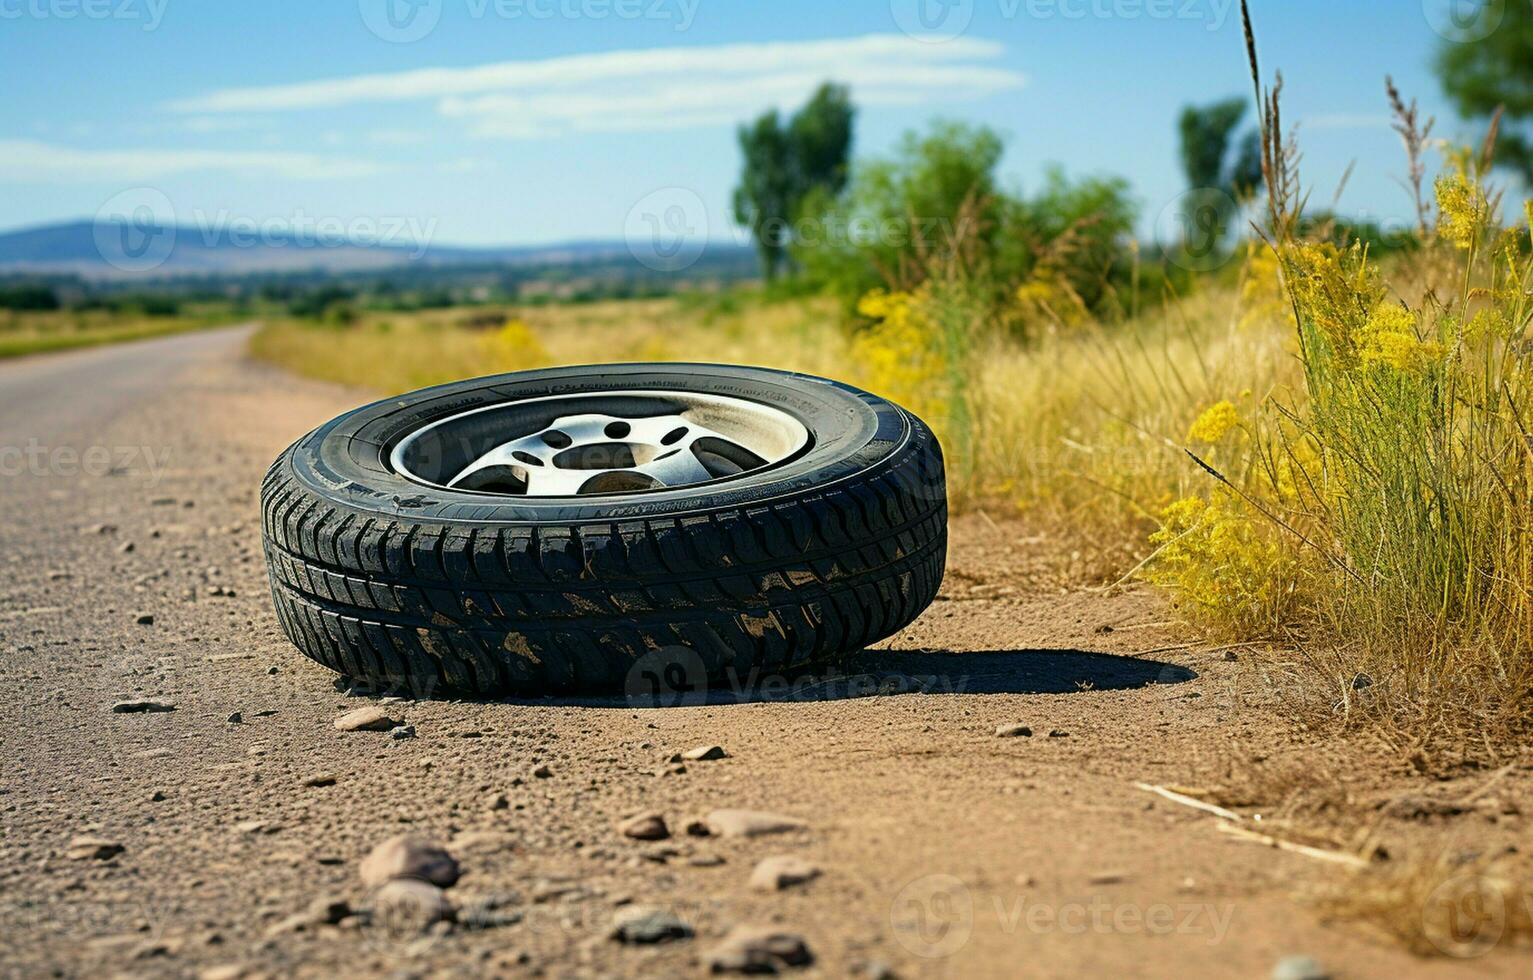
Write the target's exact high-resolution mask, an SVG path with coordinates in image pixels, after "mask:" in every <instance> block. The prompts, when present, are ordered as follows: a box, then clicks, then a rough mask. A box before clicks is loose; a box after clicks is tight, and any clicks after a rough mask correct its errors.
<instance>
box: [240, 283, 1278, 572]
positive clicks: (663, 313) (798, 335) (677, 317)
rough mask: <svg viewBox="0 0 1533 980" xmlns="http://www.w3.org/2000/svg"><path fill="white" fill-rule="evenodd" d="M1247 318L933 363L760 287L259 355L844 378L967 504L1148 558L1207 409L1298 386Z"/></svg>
mask: <svg viewBox="0 0 1533 980" xmlns="http://www.w3.org/2000/svg"><path fill="white" fill-rule="evenodd" d="M489 321H493V322H494V323H495V324H497V325H493V326H486V325H485V323H486V322H489ZM1240 321H1241V315H1240V304H1239V302H1238V300H1237V297H1236V296H1235V295H1233V294H1232V293H1229V292H1217V293H1212V294H1209V295H1206V296H1199V297H1196V298H1194V299H1191V300H1189V301H1187V302H1185V303H1182V304H1180V305H1177V306H1174V307H1170V308H1167V309H1165V310H1162V311H1160V312H1159V313H1158V314H1157V315H1156V316H1155V317H1154V318H1153V319H1147V320H1144V321H1142V322H1139V323H1135V324H1133V325H1132V326H1131V327H1130V328H1128V329H1122V330H1112V331H1108V330H1105V329H1102V328H1100V327H1096V326H1087V327H1082V328H1080V329H1078V330H1075V331H1072V332H1070V333H1068V334H1050V335H1047V336H1045V337H1043V338H1041V339H1040V340H1039V341H1038V342H1036V343H1031V344H1021V343H1018V342H1016V341H1014V340H1011V339H1008V338H1007V337H1005V336H1004V335H999V334H994V333H990V334H983V335H978V336H973V337H970V338H968V340H967V342H966V343H967V345H968V347H967V349H966V350H965V351H964V352H963V355H962V358H961V363H959V358H957V357H953V358H947V357H944V356H942V354H941V352H937V353H936V354H932V355H929V356H928V355H925V354H923V344H922V341H920V340H919V339H917V340H916V341H915V342H914V343H913V344H911V343H908V342H907V340H908V339H907V338H902V337H899V336H895V335H892V334H891V332H890V331H888V330H883V329H880V328H878V327H875V328H873V329H869V330H864V331H856V330H849V329H847V328H845V327H844V326H843V325H842V323H841V322H840V318H839V316H838V313H837V311H836V309H835V308H834V304H832V303H831V302H829V301H827V300H822V299H793V300H781V301H768V300H764V299H762V298H761V297H760V296H759V295H756V294H753V293H749V292H742V293H736V294H730V295H726V296H715V297H706V298H677V299H662V300H642V301H626V302H606V303H595V304H590V305H578V306H543V307H533V308H527V309H523V310H519V311H515V312H507V313H506V314H505V315H504V317H490V318H487V317H486V313H485V311H484V310H475V309H457V310H438V311H431V312H428V313H416V314H404V315H400V314H368V315H365V316H363V317H362V319H361V320H360V321H359V322H358V323H356V324H354V325H352V326H348V327H328V326H322V325H318V324H315V323H313V322H309V321H297V320H277V321H271V322H268V323H267V324H266V325H265V326H264V327H263V328H262V329H261V330H260V331H259V332H258V333H257V334H256V335H255V337H254V338H253V340H252V349H253V351H254V352H255V354H256V355H257V356H259V357H262V358H265V359H268V360H271V361H274V362H276V363H278V364H281V365H283V366H285V367H288V368H291V369H293V370H296V371H298V372H300V373H303V374H306V375H309V376H312V377H319V378H324V379H327V380H332V381H338V382H342V383H346V384H352V385H358V386H361V387H365V388H369V389H372V390H375V391H378V392H380V393H386V394H392V393H396V392H400V391H407V390H410V389H413V388H418V387H422V386H425V385H430V384H436V383H440V382H443V381H449V380H455V379H458V378H464V377H472V376H476V375H482V374H490V373H495V372H499V371H515V370H525V369H528V368H536V367H544V366H551V365H559V364H591V363H604V362H624V361H685V360H697V361H719V362H727V363H743V364H757V365H763V366H767V367H775V368H783V369H787V370H795V371H806V372H810V373H814V374H820V375H826V376H829V377H835V378H838V379H842V380H846V381H849V382H851V383H853V384H858V385H861V386H863V387H866V388H868V389H869V390H872V391H874V392H876V393H879V394H882V395H885V396H887V397H890V398H893V399H894V400H896V401H898V402H900V403H901V404H904V405H906V406H907V407H909V408H911V409H912V410H914V411H916V412H918V413H919V414H921V415H922V417H923V418H926V419H927V420H928V421H929V422H931V423H932V425H933V426H934V427H935V428H936V429H937V431H938V432H939V434H940V435H941V436H942V438H943V442H944V445H945V447H946V448H947V451H948V455H949V459H950V467H951V469H952V478H953V484H952V489H953V501H954V504H955V506H956V507H957V508H958V509H960V510H962V509H965V508H975V507H986V508H1001V509H1004V510H1008V511H1009V510H1023V511H1027V512H1029V513H1033V514H1040V515H1046V516H1049V517H1053V518H1058V519H1061V520H1065V521H1069V522H1074V523H1079V522H1087V523H1091V524H1093V525H1099V524H1101V523H1102V522H1104V521H1106V522H1110V523H1116V524H1118V525H1120V526H1124V529H1125V530H1126V525H1127V524H1137V526H1138V531H1139V532H1140V533H1138V537H1139V538H1140V539H1141V540H1140V541H1139V544H1140V545H1141V546H1142V545H1143V544H1144V539H1145V536H1146V535H1147V534H1148V533H1149V530H1151V529H1153V527H1155V526H1157V525H1156V524H1155V522H1154V520H1153V515H1155V514H1157V513H1158V512H1159V510H1160V509H1161V508H1162V507H1164V506H1165V505H1166V504H1169V503H1170V502H1171V501H1172V500H1174V499H1176V498H1177V497H1178V496H1179V495H1181V494H1183V493H1185V492H1187V491H1188V489H1189V487H1190V486H1191V485H1192V484H1193V483H1196V482H1197V481H1198V480H1200V479H1201V478H1202V477H1201V474H1200V473H1199V472H1198V471H1197V470H1196V468H1195V467H1190V466H1189V465H1188V464H1187V460H1186V457H1185V456H1184V455H1182V453H1181V452H1180V450H1179V448H1178V446H1179V444H1180V440H1181V439H1182V437H1183V436H1184V435H1185V433H1186V431H1187V428H1188V426H1189V425H1190V424H1191V423H1192V422H1193V421H1194V420H1195V419H1196V418H1197V417H1198V415H1199V413H1200V412H1202V411H1203V410H1204V409H1205V408H1206V407H1207V405H1209V404H1210V403H1211V402H1212V401H1214V400H1217V398H1218V397H1220V393H1221V392H1224V391H1228V390H1232V389H1233V390H1237V391H1247V392H1248V393H1249V394H1248V395H1247V397H1248V398H1250V399H1252V400H1254V399H1256V398H1259V397H1260V392H1263V391H1265V390H1267V389H1268V388H1270V387H1271V386H1273V385H1275V384H1278V383H1280V381H1282V380H1283V379H1284V378H1285V376H1289V375H1291V374H1292V370H1291V369H1292V364H1291V359H1290V358H1286V357H1285V356H1284V343H1285V339H1284V338H1282V337H1280V336H1278V335H1277V334H1276V333H1275V332H1274V331H1272V330H1270V329H1268V330H1263V329H1256V330H1253V329H1250V328H1249V327H1247V326H1242V325H1241V322H1240ZM471 324H472V325H471ZM950 362H951V363H950ZM1106 392H1112V393H1113V394H1112V397H1111V399H1104V397H1103V395H1104V393H1106ZM1115 550H1120V551H1121V550H1122V549H1115ZM1124 570H1126V569H1124Z"/></svg>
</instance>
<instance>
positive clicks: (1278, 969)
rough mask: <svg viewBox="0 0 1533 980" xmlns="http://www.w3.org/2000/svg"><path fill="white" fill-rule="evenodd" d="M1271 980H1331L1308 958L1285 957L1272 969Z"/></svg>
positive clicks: (1316, 962)
mask: <svg viewBox="0 0 1533 980" xmlns="http://www.w3.org/2000/svg"><path fill="white" fill-rule="evenodd" d="M1272 980H1331V974H1330V973H1329V972H1328V971H1327V970H1326V968H1325V967H1323V966H1321V965H1320V963H1319V961H1317V960H1315V959H1314V958H1313V957H1309V956H1285V957H1283V958H1282V959H1280V960H1278V961H1277V965H1276V966H1274V967H1273V968H1272Z"/></svg>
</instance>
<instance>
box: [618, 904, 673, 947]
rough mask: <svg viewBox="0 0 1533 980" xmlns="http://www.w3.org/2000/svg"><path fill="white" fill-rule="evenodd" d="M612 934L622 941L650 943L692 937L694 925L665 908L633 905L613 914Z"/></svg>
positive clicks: (631, 943)
mask: <svg viewBox="0 0 1533 980" xmlns="http://www.w3.org/2000/svg"><path fill="white" fill-rule="evenodd" d="M611 936H612V938H613V939H615V940H617V941H618V942H620V943H628V944H630V945H633V944H643V945H649V944H652V943H663V942H669V941H670V940H673V939H690V938H691V937H692V927H691V926H689V925H687V924H686V923H685V922H682V921H681V920H680V919H678V918H676V916H674V915H672V914H671V913H669V912H667V911H666V910H665V909H659V908H654V907H652V906H647V905H632V906H628V907H626V908H624V909H622V910H620V911H619V912H618V913H617V915H615V916H613V919H612V933H611Z"/></svg>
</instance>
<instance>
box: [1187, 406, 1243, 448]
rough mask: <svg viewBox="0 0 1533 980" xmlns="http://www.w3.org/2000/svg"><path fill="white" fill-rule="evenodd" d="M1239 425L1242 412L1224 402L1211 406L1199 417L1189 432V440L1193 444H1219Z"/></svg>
mask: <svg viewBox="0 0 1533 980" xmlns="http://www.w3.org/2000/svg"><path fill="white" fill-rule="evenodd" d="M1239 424H1240V412H1239V411H1238V410H1237V409H1236V408H1235V406H1234V404H1232V403H1231V402H1228V401H1222V402H1219V403H1217V404H1215V405H1210V406H1209V407H1208V408H1207V409H1206V410H1204V412H1203V414H1202V415H1199V416H1198V420H1197V421H1196V422H1194V423H1192V428H1191V429H1189V430H1188V431H1187V439H1188V440H1189V441H1191V442H1218V441H1219V440H1220V439H1223V438H1224V437H1225V436H1226V435H1228V434H1229V431H1230V430H1231V429H1233V428H1235V427H1236V426H1238V425H1239Z"/></svg>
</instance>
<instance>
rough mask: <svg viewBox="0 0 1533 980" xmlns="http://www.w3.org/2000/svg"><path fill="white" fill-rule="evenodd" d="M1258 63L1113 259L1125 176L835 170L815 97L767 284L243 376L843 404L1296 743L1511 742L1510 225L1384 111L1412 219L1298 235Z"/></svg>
mask: <svg viewBox="0 0 1533 980" xmlns="http://www.w3.org/2000/svg"><path fill="white" fill-rule="evenodd" d="M1252 60H1253V74H1254V77H1255V78H1257V79H1258V104H1259V106H1260V109H1261V111H1260V113H1259V117H1258V118H1257V119H1256V120H1255V123H1254V125H1250V126H1249V127H1248V128H1247V129H1245V130H1242V123H1243V120H1244V119H1245V116H1246V113H1245V112H1244V111H1243V110H1242V108H1241V105H1240V103H1239V102H1236V101H1232V100H1225V101H1221V102H1216V103H1213V104H1211V105H1209V106H1206V107H1202V108H1199V107H1189V108H1188V109H1186V110H1185V111H1184V112H1183V113H1182V115H1181V118H1180V120H1179V124H1178V125H1179V132H1180V133H1181V135H1182V139H1183V162H1184V165H1185V169H1186V172H1187V175H1188V181H1189V186H1190V187H1191V188H1192V190H1193V193H1192V194H1190V195H1189V197H1188V199H1187V203H1186V205H1185V207H1186V208H1187V214H1186V221H1185V232H1184V234H1183V235H1182V236H1181V238H1180V239H1179V240H1177V241H1175V242H1169V243H1166V242H1162V243H1159V244H1158V245H1155V246H1147V245H1143V244H1141V243H1137V242H1135V241H1134V240H1133V238H1132V237H1131V234H1130V232H1131V230H1132V228H1133V227H1134V226H1135V223H1136V221H1137V219H1138V217H1139V215H1138V210H1137V206H1136V203H1135V201H1134V200H1133V198H1132V196H1131V195H1130V193H1129V189H1128V185H1127V184H1126V183H1125V182H1123V181H1121V180H1118V179H1116V178H1111V177H1100V176H1097V177H1071V176H1069V175H1067V174H1066V173H1065V172H1064V171H1062V170H1055V171H1054V172H1053V173H1052V175H1051V176H1050V178H1049V179H1048V180H1047V181H1046V182H1045V184H1044V185H1043V186H1041V187H1038V188H1035V189H1033V190H1032V191H1031V192H1021V191H1017V190H1011V189H1008V188H1006V187H1005V186H1004V185H1003V183H1002V181H1001V180H1000V178H999V177H998V175H997V173H996V168H997V165H998V163H999V160H1000V157H1001V151H1002V149H1003V148H1004V146H1003V143H1002V140H1001V138H1000V137H999V136H998V135H997V134H995V133H993V132H990V131H988V130H985V129H983V128H976V127H969V126H965V125H962V124H958V123H951V122H941V121H939V122H937V123H934V124H932V125H931V126H930V127H929V128H927V129H925V130H922V131H916V132H912V133H910V134H909V135H908V136H907V137H906V139H905V140H904V141H903V142H902V143H901V144H899V146H898V147H897V148H896V150H895V152H894V153H893V154H892V155H890V156H889V157H887V158H876V159H868V160H862V161H860V162H856V163H852V162H846V164H845V166H844V167H843V166H841V165H838V163H837V162H836V161H837V156H836V154H838V153H840V154H844V153H845V152H846V147H847V146H848V144H849V140H848V139H846V134H847V133H848V132H849V130H850V127H851V125H852V120H853V115H854V113H853V110H852V108H851V106H850V104H849V103H848V102H847V100H846V95H845V92H844V91H842V90H840V89H838V88H836V87H834V86H827V87H826V88H824V89H822V90H821V91H820V92H819V93H817V94H816V96H815V98H814V99H813V100H812V101H811V102H810V103H809V104H808V105H806V106H805V107H804V108H803V109H802V110H801V111H800V112H798V113H796V114H794V115H793V116H791V117H789V118H788V119H786V120H785V121H784V120H779V119H778V118H777V116H776V115H775V114H769V115H768V116H766V117H763V118H762V119H761V120H757V121H756V122H754V123H752V124H749V125H746V126H743V127H742V128H741V147H742V154H743V157H744V159H745V176H744V179H743V180H742V185H741V190H740V192H739V194H738V195H737V202H736V203H737V211H738V214H739V218H740V220H741V222H742V223H743V224H744V225H746V226H747V227H749V228H751V229H752V231H753V234H754V235H755V237H756V240H757V243H758V246H759V251H760V254H761V258H762V263H763V272H764V279H763V284H761V285H757V286H741V287H721V288H714V289H700V290H697V291H694V292H684V293H681V294H678V295H674V296H671V297H666V298H661V299H650V300H643V301H628V302H610V301H609V302H596V303H588V304H580V305H537V306H534V305H530V304H508V305H506V306H504V307H489V306H486V307H473V308H463V307H454V308H449V309H442V310H430V311H415V312H409V311H404V312H400V311H389V310H382V311H379V310H370V311H361V312H359V313H357V314H355V315H351V316H347V317H344V318H335V317H325V316H323V315H320V316H316V317H309V318H287V319H277V320H273V321H271V322H269V323H268V325H267V327H266V328H265V329H264V330H263V331H262V332H261V333H260V334H259V335H258V336H257V337H256V339H255V341H254V350H255V352H256V353H257V354H258V355H260V356H262V357H266V358H269V359H271V360H274V361H276V362H278V363H281V364H284V365H287V366H290V367H293V368H295V369H297V370H300V371H302V372H305V373H308V374H311V375H315V376H319V377H324V378H329V379H332V380H336V381H341V382H345V383H349V384H358V385H363V386H367V387H371V388H374V389H377V390H379V391H384V392H394V391H401V390H406V389H409V388H414V387H419V386H421V385H426V384H431V383H435V382H439V381H446V380H449V379H453V378H459V377H463V376H466V375H473V374H483V373H488V372H492V371H509V370H518V369H525V368H533V367H540V366H544V365H549V364H557V363H569V362H593V361H626V360H697V359H704V360H716V361H737V362H745V363H754V364H763V365H769V366H774V367H781V368H788V369H793V370H801V371H809V372H814V373H819V374H825V375H830V376H834V377H838V378H843V379H845V380H848V381H851V382H853V383H856V384H860V385H863V386H866V387H868V388H870V389H872V390H874V391H877V392H879V393H881V394H885V395H887V396H889V397H892V398H894V399H895V400H897V401H899V402H901V403H903V404H905V405H907V406H908V407H910V408H911V409H913V410H915V411H916V412H918V413H920V414H921V415H922V416H923V417H925V418H927V419H928V420H930V421H931V422H932V424H933V425H934V427H935V428H936V429H937V431H938V432H939V434H940V435H941V437H942V439H943V442H944V445H945V447H946V449H947V455H948V459H949V461H950V468H951V471H952V489H953V501H954V505H955V507H956V508H958V509H960V510H963V509H984V510H986V512H987V513H991V514H994V513H1013V512H1014V513H1018V514H1022V515H1025V516H1026V517H1027V518H1028V520H1030V521H1035V522H1039V523H1041V524H1046V525H1049V526H1052V527H1055V528H1060V529H1063V533H1064V535H1065V536H1066V538H1067V540H1069V541H1071V543H1072V546H1074V542H1077V541H1079V542H1082V545H1081V546H1082V547H1095V548H1097V549H1098V550H1100V551H1102V552H1104V553H1110V554H1112V555H1113V556H1114V558H1113V563H1112V564H1111V565H1110V566H1109V567H1110V569H1111V576H1112V577H1111V578H1110V579H1109V580H1108V581H1107V582H1094V583H1092V584H1094V585H1097V586H1103V585H1108V586H1115V585H1123V584H1127V583H1129V582H1132V581H1134V580H1149V581H1151V582H1153V583H1155V584H1156V585H1158V586H1160V587H1162V588H1164V589H1165V590H1167V591H1168V592H1169V593H1170V595H1171V596H1172V598H1173V599H1174V601H1175V602H1176V605H1177V607H1178V609H1179V610H1180V611H1181V613H1182V614H1183V615H1185V616H1186V617H1188V618H1189V619H1190V620H1191V621H1193V622H1195V623H1196V624H1198V625H1199V626H1200V627H1201V628H1203V629H1204V630H1206V631H1207V632H1208V633H1209V634H1210V636H1211V637H1216V638H1221V639H1227V640H1230V641H1238V642H1248V643H1257V642H1266V643H1270V644H1272V649H1274V650H1276V651H1281V652H1279V653H1275V654H1274V655H1273V657H1272V659H1271V662H1270V663H1269V664H1267V669H1269V671H1270V674H1271V676H1272V678H1273V679H1274V681H1275V684H1276V686H1277V687H1278V688H1279V689H1280V690H1281V691H1282V692H1283V696H1284V697H1285V698H1287V699H1289V700H1290V701H1291V702H1292V704H1293V706H1294V707H1295V708H1296V709H1298V710H1300V711H1301V712H1302V714H1303V716H1304V717H1310V718H1316V717H1323V718H1338V719H1348V718H1367V719H1373V720H1388V721H1389V722H1390V723H1391V724H1393V725H1399V726H1403V728H1402V730H1406V731H1410V732H1414V733H1416V734H1417V735H1423V736H1424V735H1426V734H1430V733H1435V734H1437V735H1449V734H1450V733H1451V736H1452V737H1459V736H1462V735H1464V734H1466V733H1468V732H1470V731H1471V730H1473V731H1475V732H1479V733H1480V737H1484V738H1491V739H1496V738H1499V737H1500V735H1504V734H1507V733H1510V732H1513V731H1520V730H1522V729H1523V728H1524V727H1525V725H1526V723H1527V721H1528V720H1529V719H1528V717H1527V714H1528V705H1529V703H1530V701H1529V698H1528V694H1529V688H1530V683H1533V516H1530V511H1529V509H1528V499H1529V494H1530V492H1533V376H1530V368H1529V362H1528V359H1527V358H1526V356H1525V345H1526V343H1527V341H1526V339H1525V336H1524V335H1525V329H1526V326H1527V323H1528V319H1529V317H1530V315H1533V307H1530V304H1529V296H1530V289H1533V282H1530V277H1533V265H1530V258H1529V256H1530V245H1529V231H1528V225H1527V219H1528V217H1529V214H1527V213H1525V212H1524V209H1523V208H1522V207H1521V206H1520V204H1513V205H1511V206H1504V204H1505V202H1503V201H1502V200H1501V199H1500V196H1499V195H1498V193H1497V192H1496V191H1495V190H1494V188H1493V184H1492V173H1491V171H1492V166H1493V163H1494V154H1495V147H1496V138H1495V137H1496V134H1495V132H1494V126H1492V127H1491V129H1492V132H1491V134H1490V136H1489V138H1487V139H1486V140H1485V142H1484V145H1483V146H1479V147H1475V148H1472V149H1471V148H1461V147H1455V146H1449V145H1445V144H1440V143H1435V142H1433V141H1432V140H1431V139H1430V128H1431V124H1430V122H1429V121H1425V120H1422V119H1420V118H1419V117H1418V114H1417V112H1416V110H1415V108H1414V106H1412V105H1409V104H1407V103H1406V101H1405V100H1404V98H1403V97H1402V96H1400V95H1399V93H1397V92H1396V91H1395V90H1394V89H1393V86H1390V87H1389V89H1388V97H1389V99H1390V100H1391V103H1392V105H1393V107H1394V109H1395V112H1396V116H1397V125H1398V128H1399V130H1400V133H1401V135H1402V137H1403V139H1404V142H1405V145H1406V149H1407V153H1406V157H1405V159H1404V161H1403V164H1402V166H1403V169H1405V170H1406V171H1407V173H1408V175H1409V183H1410V184H1411V185H1412V186H1414V187H1415V188H1416V189H1417V197H1418V201H1417V213H1418V221H1417V226H1416V228H1414V229H1413V230H1407V231H1404V232H1400V233H1396V234H1395V235H1393V236H1392V237H1386V236H1384V235H1383V234H1382V233H1380V232H1379V231H1378V230H1377V229H1373V228H1369V227H1359V226H1354V225H1349V224H1348V223H1346V222H1345V221H1343V220H1341V219H1339V218H1337V217H1336V216H1334V215H1331V214H1327V213H1321V212H1318V211H1316V210H1315V209H1312V208H1306V207H1305V204H1306V202H1307V200H1308V198H1307V191H1306V190H1305V189H1304V188H1302V187H1301V184H1300V180H1299V174H1298V172H1297V159H1298V150H1297V147H1296V146H1294V145H1293V143H1292V141H1291V138H1290V136H1289V134H1285V133H1284V132H1283V131H1282V129H1281V124H1280V121H1279V120H1280V109H1279V91H1280V85H1278V86H1275V87H1273V88H1272V89H1271V90H1268V89H1266V88H1264V87H1263V86H1262V85H1261V82H1260V78H1261V76H1260V74H1259V73H1255V72H1254V69H1255V64H1254V62H1255V47H1254V42H1253V45H1252ZM1381 97H1382V93H1381ZM811 164H812V166H811ZM774 166H778V167H787V168H789V172H786V173H782V174H776V175H775V177H774V174H775V171H774V170H773V169H772V168H773V167H774ZM1433 171H1437V173H1436V174H1435V175H1434V173H1433ZM1209 201H1214V202H1216V203H1213V204H1209V203H1207V202H1209ZM1221 201H1222V202H1227V203H1226V204H1220V203H1217V202H1221ZM1253 219H1254V221H1253ZM856 229H863V230H864V232H865V233H857V232H856V231H855V230H856ZM867 229H872V231H871V232H867V231H866V230H867ZM1088 542H1089V543H1088ZM1097 567H1101V566H1100V565H1099V566H1097ZM1497 733H1500V735H1498V734H1497Z"/></svg>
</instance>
